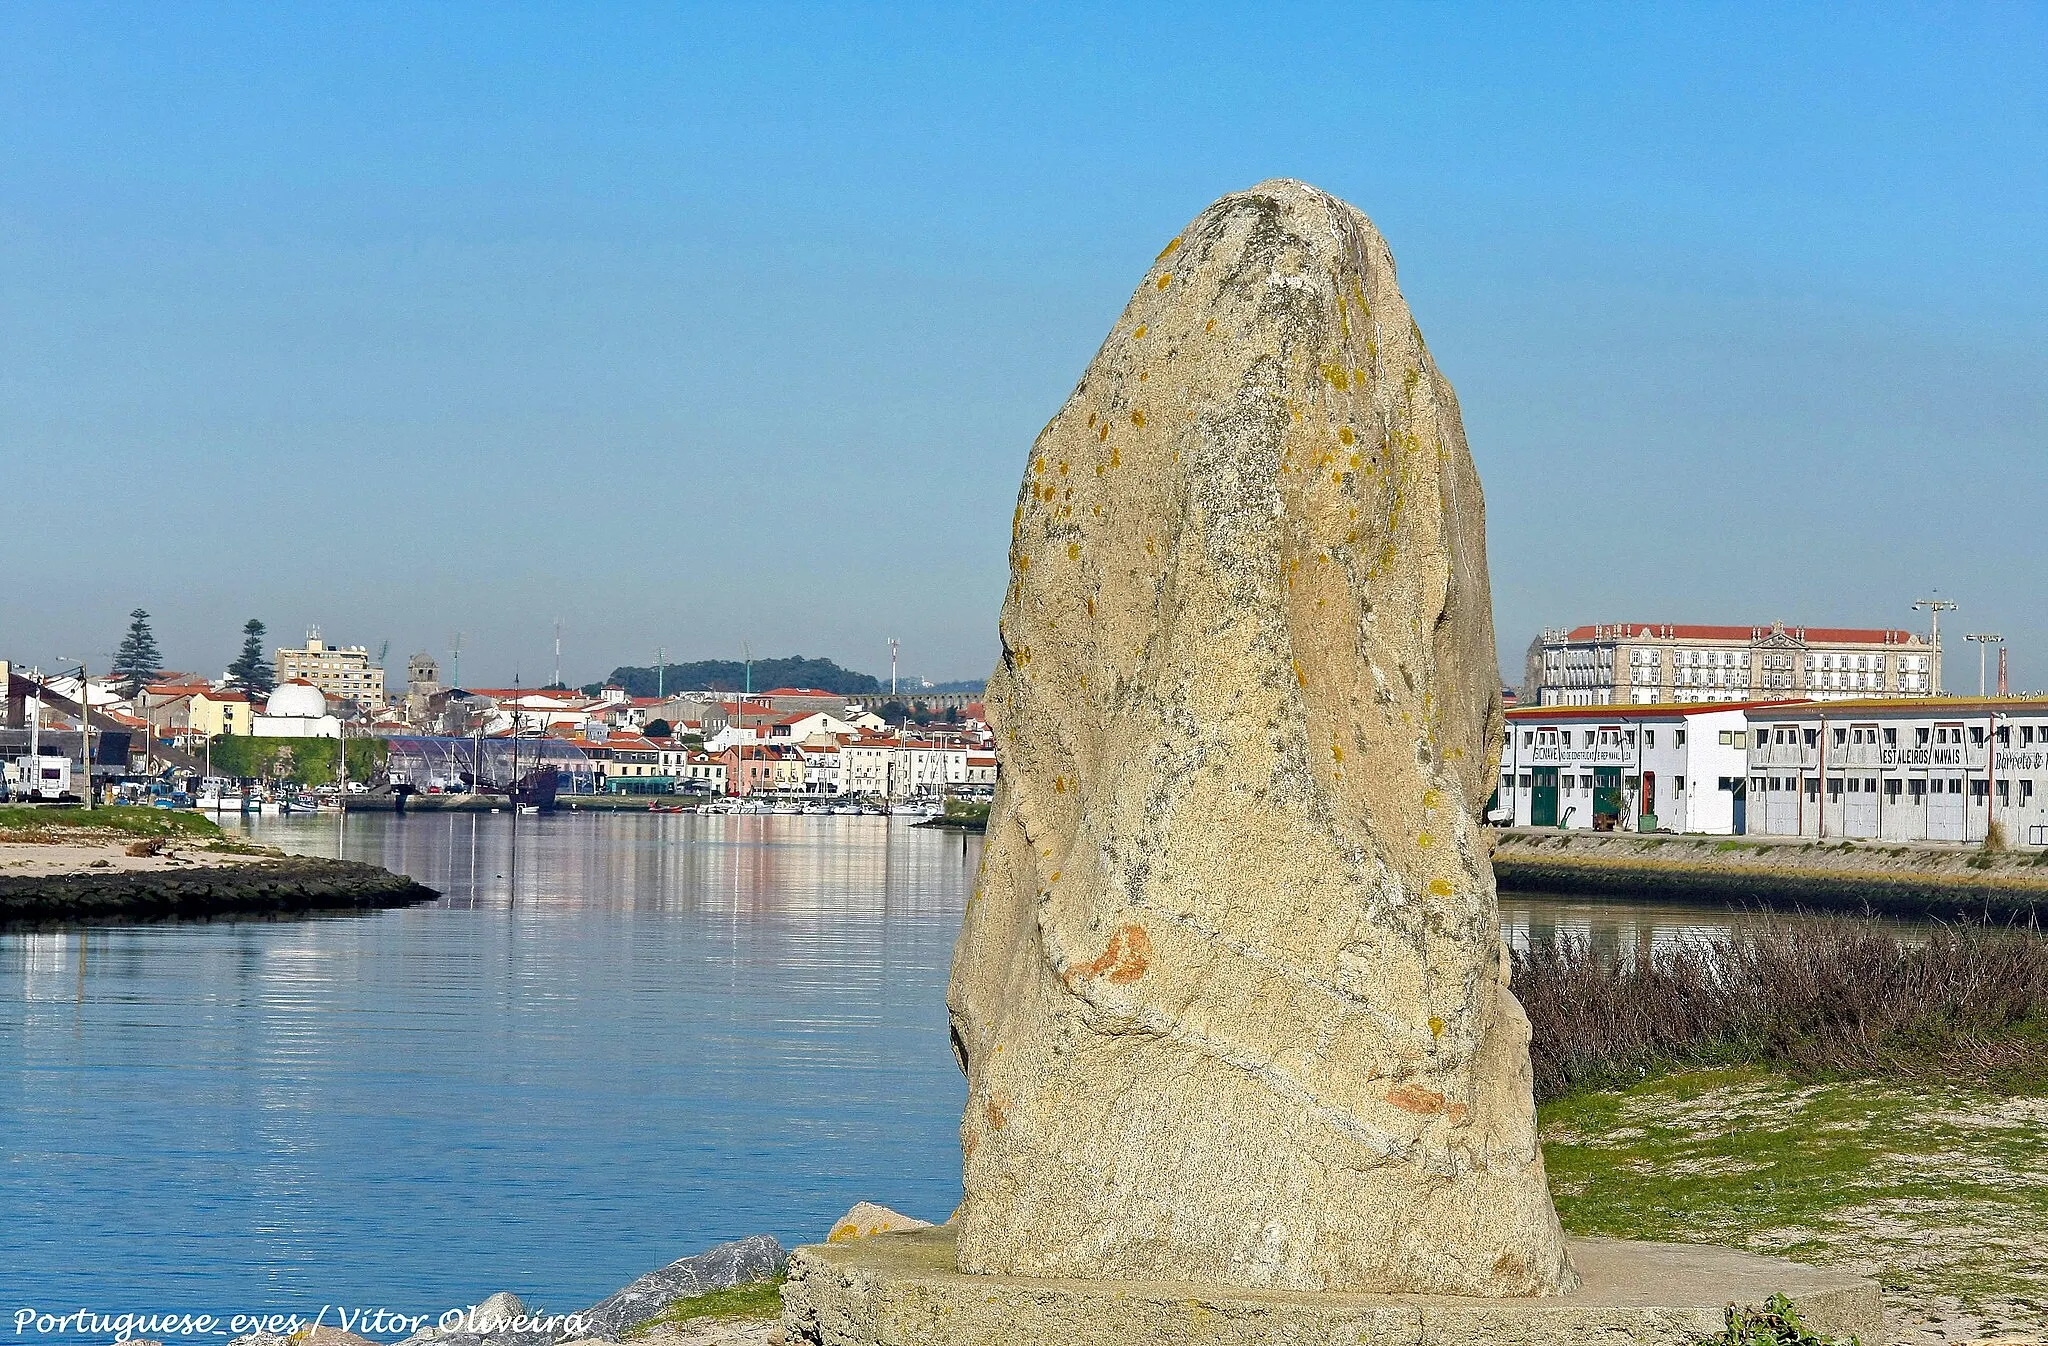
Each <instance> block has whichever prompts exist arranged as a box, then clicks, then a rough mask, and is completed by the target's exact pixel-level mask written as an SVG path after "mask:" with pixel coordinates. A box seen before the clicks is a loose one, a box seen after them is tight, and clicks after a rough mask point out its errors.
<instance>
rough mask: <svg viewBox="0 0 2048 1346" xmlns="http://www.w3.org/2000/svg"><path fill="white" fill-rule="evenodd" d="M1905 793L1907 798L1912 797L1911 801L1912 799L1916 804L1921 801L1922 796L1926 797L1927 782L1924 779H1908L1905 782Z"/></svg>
mask: <svg viewBox="0 0 2048 1346" xmlns="http://www.w3.org/2000/svg"><path fill="white" fill-rule="evenodd" d="M1906 794H1907V796H1908V797H1909V798H1911V799H1912V801H1913V802H1914V803H1915V804H1918V803H1919V802H1921V800H1922V799H1924V798H1925V797H1926V795H1927V782H1926V781H1924V780H1909V781H1907V782H1906Z"/></svg>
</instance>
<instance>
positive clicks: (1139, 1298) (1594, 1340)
mask: <svg viewBox="0 0 2048 1346" xmlns="http://www.w3.org/2000/svg"><path fill="white" fill-rule="evenodd" d="M1569 1242H1570V1246H1571V1257H1572V1263H1573V1265H1574V1266H1576V1267H1577V1268H1578V1271H1579V1275H1580V1277H1581V1279H1582V1280H1583V1282H1584V1284H1583V1285H1581V1286H1580V1288H1579V1289H1577V1290H1575V1291H1573V1292H1572V1293H1571V1294H1569V1295H1560V1296H1557V1297H1555V1298H1550V1299H1458V1298H1448V1297H1441V1296H1430V1295H1358V1294H1314V1293H1307V1292H1302V1291H1291V1290H1249V1289H1242V1288H1238V1287H1219V1286H1206V1285H1178V1284H1170V1283H1162V1282H1145V1281H1112V1280H1037V1279H1032V1278H1028V1277H1019V1276H976V1275H968V1274H965V1273H963V1272H961V1271H960V1270H958V1269H957V1268H956V1267H955V1266H954V1263H953V1232H952V1230H950V1229H947V1228H944V1227H940V1228H937V1229H921V1230H917V1231H915V1232H913V1233H904V1234H880V1235H877V1236H875V1237H873V1238H864V1239H859V1240H856V1241H853V1242H849V1243H834V1244H813V1245H811V1246H809V1247H805V1248H799V1249H797V1250H796V1252H795V1254H794V1255H793V1256H792V1257H791V1258H790V1261H789V1269H788V1275H789V1279H788V1280H787V1281H786V1282H785V1283H784V1285H783V1288H782V1303H783V1313H782V1323H783V1327H784V1330H785V1331H786V1333H787V1335H788V1339H789V1346H1035V1344H1036V1343H1046V1346H1141V1344H1145V1343H1161V1344H1164V1343H1182V1342H1186V1343H1197V1342H1199V1343H1203V1346H1253V1343H1256V1344H1257V1346H1697V1343H1698V1342H1699V1341H1700V1340H1701V1339H1702V1338H1704V1337H1709V1336H1712V1335H1714V1334H1715V1333H1717V1332H1719V1331H1720V1330H1721V1327H1722V1322H1723V1317H1722V1315H1723V1312H1724V1310H1725V1309H1726V1307H1727V1306H1728V1305H1729V1304H1745V1305H1753V1304H1761V1303H1762V1302H1763V1301H1764V1300H1765V1299H1767V1298H1769V1297H1770V1296H1771V1295H1773V1294H1778V1293H1783V1294H1785V1295H1786V1296H1788V1297H1789V1298H1790V1299H1791V1300H1792V1302H1793V1303H1794V1304H1795V1305H1796V1306H1797V1307H1798V1309H1799V1311H1800V1313H1801V1315H1802V1316H1804V1317H1805V1318H1806V1320H1807V1321H1808V1322H1809V1323H1810V1324H1811V1325H1812V1326H1813V1328H1814V1330H1815V1331H1818V1332H1821V1333H1824V1334H1828V1335H1832V1336H1836V1337H1840V1338H1841V1339H1843V1340H1844V1341H1846V1340H1847V1339H1848V1338H1849V1336H1850V1335H1851V1334H1852V1333H1853V1334H1855V1335H1856V1336H1858V1337H1861V1338H1862V1340H1863V1342H1864V1343H1865V1346H1878V1343H1882V1342H1884V1341H1885V1340H1886V1338H1885V1335H1884V1331H1883V1328H1884V1310H1883V1306H1882V1304H1881V1302H1880V1300H1879V1297H1878V1289H1877V1285H1876V1283H1875V1282H1873V1281H1870V1280H1868V1279H1865V1278H1864V1277H1861V1276H1857V1275H1855V1274H1853V1273H1850V1272H1846V1271H1831V1270H1827V1269H1825V1268H1821V1267H1809V1266H1803V1265H1801V1264H1799V1263H1797V1262H1785V1261H1779V1260H1777V1259H1775V1258H1768V1257H1753V1256H1751V1255H1749V1254H1747V1253H1738V1252H1731V1251H1729V1250H1728V1249H1725V1248H1712V1247H1702V1246H1693V1245H1686V1244H1675V1243H1625V1242H1622V1241H1620V1240H1617V1239H1572V1240H1570V1241H1569Z"/></svg>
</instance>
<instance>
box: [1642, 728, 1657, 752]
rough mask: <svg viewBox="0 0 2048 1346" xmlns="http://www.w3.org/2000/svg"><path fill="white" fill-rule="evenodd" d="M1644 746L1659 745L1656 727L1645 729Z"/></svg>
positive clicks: (1652, 746)
mask: <svg viewBox="0 0 2048 1346" xmlns="http://www.w3.org/2000/svg"><path fill="white" fill-rule="evenodd" d="M1643 746H1644V747H1645V748H1654V747H1656V746H1657V731H1656V730H1654V729H1645V730H1644V731H1643Z"/></svg>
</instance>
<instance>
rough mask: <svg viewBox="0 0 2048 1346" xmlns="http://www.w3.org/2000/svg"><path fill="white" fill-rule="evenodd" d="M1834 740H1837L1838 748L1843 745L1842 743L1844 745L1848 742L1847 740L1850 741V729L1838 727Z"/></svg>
mask: <svg viewBox="0 0 2048 1346" xmlns="http://www.w3.org/2000/svg"><path fill="white" fill-rule="evenodd" d="M1834 740H1835V746H1836V747H1837V748H1839V747H1841V746H1842V745H1843V744H1844V743H1847V742H1848V741H1849V731H1848V730H1846V729H1837V730H1835V732H1834Z"/></svg>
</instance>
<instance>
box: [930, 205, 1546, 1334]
mask: <svg viewBox="0 0 2048 1346" xmlns="http://www.w3.org/2000/svg"><path fill="white" fill-rule="evenodd" d="M1483 513H1484V507H1483V504H1482V501H1481V497H1480V489H1479V480H1478V477H1477V475H1476V474H1475V473H1474V471H1473V467H1472V461H1471V458H1470V456H1469V455H1468V453H1467V451H1466V447H1465V435H1464V431H1463V429H1462V427H1461V426H1460V424H1459V419H1458V406H1457V400H1456V398H1455V397H1454V396H1453V394H1452V392H1451V387H1450V384H1449V383H1447V382H1446V381H1445V380H1444V378H1443V376H1442V375H1441V374H1440V373H1439V372H1438V371H1437V368H1436V365H1435V364H1434V362H1433V361H1432V360H1431V359H1430V355H1429V351H1428V349H1427V348H1426V347H1425V346H1424V345H1423V341H1422V334H1421V332H1420V331H1419V330H1418V329H1417V327H1416V326H1415V323H1414V321H1413V320H1412V319H1411V318H1410V316H1409V312H1408V306H1407V304H1406V303H1405V302H1404V301H1403V300H1402V298H1401V292H1400V290H1399V289H1398V288H1397V287H1396V285H1395V282H1394V261H1393V258H1392V256H1391V255H1390V254H1389V253H1388V251H1387V246H1386V244H1385V242H1384V241H1382V240H1381V238H1380V236H1379V233H1378V232H1377V231H1376V230H1375V229H1374V228H1373V226H1372V224H1371V222H1370V221H1368V220H1367V219H1366V218H1365V216H1364V215H1362V214H1360V213H1359V212H1358V211H1357V210H1355V209H1353V208H1352V207H1350V206H1348V205H1346V204H1345V203H1343V202H1341V201H1338V200H1336V199H1335V198H1333V197H1330V196H1328V195H1326V194H1324V193H1322V192H1320V191H1317V190H1315V189H1314V188H1311V187H1308V186H1305V185H1303V184H1301V183H1298V182H1288V181H1273V182H1266V183H1261V184H1260V185H1259V186H1257V187H1254V188H1252V189H1251V190H1250V191H1247V192H1240V193H1237V194H1235V195H1232V196H1227V197H1225V198H1223V199H1222V200H1221V201H1219V202H1217V203H1216V204H1215V205H1214V206H1211V207H1210V208H1209V209H1208V210H1206V211H1204V212H1203V213H1202V214H1201V215H1200V216H1199V217H1197V218H1196V220H1195V221H1194V223H1192V224H1191V225H1189V226H1188V228H1187V230H1186V231H1185V232H1184V233H1182V234H1181V235H1180V236H1179V237H1178V238H1175V239H1173V240H1172V241H1171V242H1170V243H1168V244H1167V246H1166V248H1165V250H1164V251H1163V252H1161V253H1160V255H1159V257H1158V260H1157V261H1156V262H1155V263H1154V265H1153V267H1152V269H1151V271H1150V272H1149V273H1148V274H1147V275H1146V277H1145V280H1144V283H1143V284H1141V285H1140V286H1139V287H1138V292H1137V294H1136V295H1135V296H1134V297H1133V298H1132V300H1131V302H1130V304H1129V306H1128V307H1127V308H1126V309H1125V310H1124V314H1123V316H1122V317H1121V318H1120V319H1119V320H1118V321H1117V324H1116V327H1115V328H1114V330H1112V331H1111V333H1110V335H1109V339H1108V340H1107V341H1106V342H1105V343H1104V344H1103V346H1102V349H1101V350H1100V351H1099V352H1098V353H1097V355H1096V357H1095V360H1094V363H1093V364H1091V365H1090V366H1089V368H1088V372H1087V374H1086V376H1084V377H1083V378H1082V380H1081V382H1080V384H1079V386H1077V387H1076V388H1075V389H1074V392H1073V394H1072V396H1071V397H1069V398H1068V400H1067V403H1066V405H1065V406H1064V407H1063V408H1062V409H1061V410H1060V412H1059V414H1058V415H1057V416H1055V417H1054V418H1053V420H1052V423H1051V424H1050V425H1048V426H1047V427H1046V428H1045V430H1044V432H1043V433H1042V434H1041V435H1040V436H1039V438H1038V442H1037V444H1036V445H1035V447H1034V448H1033V449H1032V454H1031V461H1030V465H1029V467H1028V469H1027V471H1026V473H1025V477H1024V486H1023V490H1022V492H1021V494H1020V496H1019V500H1018V505H1017V513H1016V519H1015V526H1014V529H1013V538H1012V543H1011V576H1012V579H1011V585H1010V590H1009V594H1008V597H1007V598H1006V600H1005V602H1004V605H1003V614H1002V641H1003V656H1002V663H1001V666H1000V667H999V668H998V669H997V670H996V673H995V676H994V678H993V679H992V680H991V681H990V683H989V688H988V698H987V704H988V707H989V711H990V715H991V719H992V721H993V723H994V725H995V728H996V732H997V739H998V741H997V752H998V754H999V756H1000V758H1001V761H1002V767H1003V772H1002V786H1001V788H1000V790H999V791H998V796H997V800H996V805H995V809H994V813H993V816H992V817H991V819H990V823H989V830H988V846H987V851H986V855H985V859H984V862H983V872H982V875H981V879H980V884H979V887H978V888H977V890H976V893H975V897H974V899H973V901H972V904H971V905H970V907H969V909H968V913H967V918H966V923H965V926H964V928H963V930H962V932H961V936H960V943H959V948H958V951H957V953H956V955H955V961H954V968H953V980H952V986H951V990H950V993H949V996H948V1001H949V1005H950V1007H951V1010H952V1017H953V1024H954V1032H955V1037H956V1045H957V1049H958V1051H959V1053H960V1056H961V1062H962V1066H963V1068H964V1069H965V1071H966V1073H967V1079H968V1089H969V1094H968V1107H967V1115H966V1118H965V1120H964V1121H963V1123H962V1125H961V1144H962V1148H963V1150H964V1151H965V1154H966V1200H965V1202H964V1203H963V1204H962V1206H961V1208H960V1211H959V1214H958V1216H957V1219H956V1221H955V1225H956V1229H957V1246H958V1261H959V1266H960V1268H961V1269H962V1270H964V1271H975V1272H993V1273H1002V1274H1009V1275H1023V1276H1089V1277H1113V1278H1124V1279H1143V1280H1170V1281H1195V1282H1203V1283H1209V1284H1221V1285H1238V1286H1264V1287H1275V1288H1288V1289H1306V1290H1326V1289H1344V1290H1358V1291H1417V1292H1430V1293H1443V1294H1462V1295H1496V1296H1497V1295H1543V1294H1549V1293H1554V1292H1557V1291H1559V1290H1561V1289H1568V1288H1569V1287H1570V1285H1571V1284H1572V1283H1573V1280H1574V1277H1573V1273H1572V1271H1571V1269H1570V1266H1569V1264H1568V1262H1567V1259H1566V1256H1565V1251H1564V1243H1563V1240H1562V1238H1561V1236H1560V1233H1559V1230H1558V1224H1557V1217H1556V1215H1555V1213H1554V1212H1553V1210H1552V1207H1551V1202H1550V1195H1549V1191H1548V1188H1547V1187H1546V1185H1545V1182H1544V1175H1543V1160H1542V1155H1541V1152H1540V1151H1539V1150H1538V1148H1537V1142H1536V1129H1535V1120H1534V1109H1533V1105H1532V1102H1531V1096H1530V1078H1529V1058H1528V1024H1527V1020H1526V1019H1525V1018H1524V1016H1523V1014H1522V1011H1521V1008H1520V1007H1519V1006H1518V1005H1517V1004H1516V1003H1515V999H1514V997H1513V996H1512V995H1510V994H1509V992H1508V987H1507V978H1506V970H1505V964H1504V959H1503V952H1502V946H1501V939H1500V929H1499V916H1498V913H1497V910H1496V908H1495V905H1494V892H1493V880H1492V876H1491V873H1490V871H1489V869H1488V866H1487V860H1486V855H1485V853H1484V842H1483V841H1482V839H1481V834H1480V832H1479V829H1478V828H1477V827H1476V826H1475V823H1474V818H1475V815H1476V812H1477V810H1478V809H1479V808H1480V807H1481V805H1482V803H1483V801H1484V800H1485V798H1486V796H1487V793H1488V791H1489V790H1490V788H1491V785H1492V781H1493V774H1494V769H1495V765H1496V761H1497V755H1498V742H1499V734H1500V729H1501V710H1500V695H1499V687H1500V681H1499V673H1498V670H1497V665H1496V662H1495V654H1494V644H1493V623H1492V618H1491V613H1490V609H1489V600H1488V593H1487V578H1486V549H1485V527H1484V517H1483Z"/></svg>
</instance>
